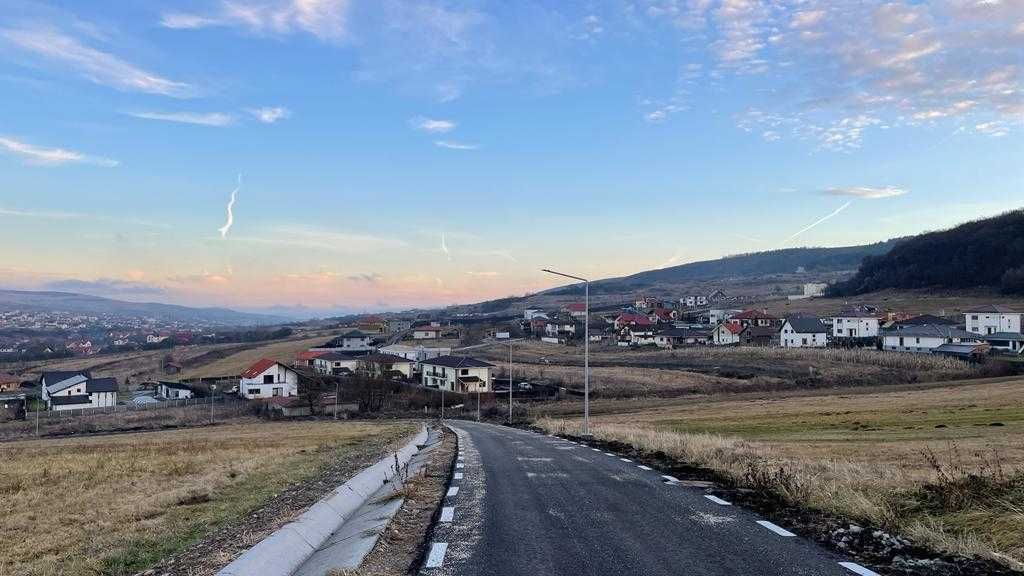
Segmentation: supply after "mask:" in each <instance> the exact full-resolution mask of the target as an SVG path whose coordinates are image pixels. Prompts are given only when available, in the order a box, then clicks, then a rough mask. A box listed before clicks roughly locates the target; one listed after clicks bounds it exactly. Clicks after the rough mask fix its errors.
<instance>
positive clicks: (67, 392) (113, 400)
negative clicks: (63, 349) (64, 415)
mask: <svg viewBox="0 0 1024 576" xmlns="http://www.w3.org/2000/svg"><path fill="white" fill-rule="evenodd" d="M39 384H40V386H39V393H40V396H41V398H42V399H43V401H44V402H46V405H47V407H48V408H49V409H50V410H78V409H84V408H109V407H111V406H115V405H116V404H117V380H116V379H114V378H93V377H92V375H91V374H90V373H89V372H85V371H82V372H59V371H44V372H43V374H42V375H41V376H40V378H39Z"/></svg>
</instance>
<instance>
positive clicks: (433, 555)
mask: <svg viewBox="0 0 1024 576" xmlns="http://www.w3.org/2000/svg"><path fill="white" fill-rule="evenodd" d="M447 551H448V543H447V542H434V543H433V544H432V545H431V546H430V554H429V555H428V556H427V562H426V563H425V564H424V565H423V566H424V567H425V568H440V567H441V564H443V563H444V553H445V552H447Z"/></svg>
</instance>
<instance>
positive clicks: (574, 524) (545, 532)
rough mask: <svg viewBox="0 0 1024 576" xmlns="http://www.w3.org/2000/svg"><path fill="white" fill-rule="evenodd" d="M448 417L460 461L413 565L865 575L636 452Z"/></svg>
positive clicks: (533, 572)
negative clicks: (644, 463) (644, 462)
mask: <svg viewBox="0 0 1024 576" xmlns="http://www.w3.org/2000/svg"><path fill="white" fill-rule="evenodd" d="M449 424H450V425H451V426H452V427H453V428H454V429H455V431H456V433H457V434H458V436H459V453H460V456H459V462H458V464H457V465H456V471H455V476H454V478H453V480H452V484H451V486H452V488H451V489H450V490H449V491H448V495H447V496H446V498H445V502H444V504H443V506H444V508H443V510H442V514H441V521H440V522H439V523H438V524H436V525H435V527H434V528H433V530H432V533H431V536H430V539H431V540H430V543H429V544H428V545H429V550H428V555H427V558H426V562H425V563H424V566H423V568H422V570H421V574H424V575H427V576H434V575H442V574H443V575H466V576H469V575H489V574H493V575H501V576H518V575H522V576H537V575H542V574H552V575H562V574H572V575H574V576H581V575H595V576H596V575H601V576H603V575H608V576H612V575H615V576H621V575H625V574H629V575H633V574H643V575H661V574H664V575H673V576H678V575H702V576H703V575H707V576H735V575H744V576H757V575H766V576H769V575H770V576H775V575H786V576H833V575H834V576H850V575H851V574H861V575H865V576H870V575H872V574H874V573H873V572H871V571H869V570H866V569H863V568H861V567H860V566H857V565H856V564H852V563H848V562H845V559H843V558H841V557H838V556H836V555H835V554H833V553H831V552H829V551H826V550H824V549H822V548H820V547H818V546H817V545H816V544H814V543H813V542H810V541H807V540H804V539H802V538H799V537H794V536H793V535H792V534H790V533H788V532H786V531H785V530H783V529H782V528H780V527H778V526H775V525H774V524H771V523H768V522H765V521H764V520H762V519H761V518H759V517H757V516H756V515H755V514H753V513H751V512H749V511H746V510H743V509H741V508H738V507H735V506H731V505H729V504H728V503H725V502H724V501H719V502H715V501H713V500H711V499H709V498H707V497H706V495H705V492H704V491H703V490H700V489H697V488H690V487H686V486H683V485H678V484H675V483H673V482H672V480H671V479H669V478H665V477H663V476H662V475H661V474H659V473H658V472H657V471H654V470H650V469H645V468H641V467H640V466H639V465H638V464H637V463H635V462H629V461H624V460H623V459H621V458H620V457H618V456H615V455H610V454H607V453H604V452H601V451H598V450H596V449H593V448H591V447H588V446H585V445H581V444H575V443H572V442H569V441H568V440H564V439H560V438H554V437H550V436H545V435H542V434H536V433H533V432H526V431H522V430H516V429H511V428H506V427H502V426H495V425H491V424H480V423H475V422H463V421H453V422H449ZM759 522H760V523H759ZM841 563H845V566H844V564H841Z"/></svg>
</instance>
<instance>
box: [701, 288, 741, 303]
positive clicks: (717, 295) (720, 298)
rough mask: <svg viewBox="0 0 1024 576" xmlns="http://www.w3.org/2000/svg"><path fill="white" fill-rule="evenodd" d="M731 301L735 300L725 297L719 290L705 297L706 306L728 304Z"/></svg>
mask: <svg viewBox="0 0 1024 576" xmlns="http://www.w3.org/2000/svg"><path fill="white" fill-rule="evenodd" d="M731 300H735V298H731V297H729V296H727V295H726V294H725V292H723V291H721V290H715V291H714V292H712V293H711V294H708V297H707V303H708V304H717V303H719V302H729V301H731Z"/></svg>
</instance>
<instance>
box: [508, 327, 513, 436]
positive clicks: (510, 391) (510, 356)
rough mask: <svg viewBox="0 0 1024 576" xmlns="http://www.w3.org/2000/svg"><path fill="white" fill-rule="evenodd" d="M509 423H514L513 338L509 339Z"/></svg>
mask: <svg viewBox="0 0 1024 576" xmlns="http://www.w3.org/2000/svg"><path fill="white" fill-rule="evenodd" d="M508 423H509V424H512V340H509V341H508Z"/></svg>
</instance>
